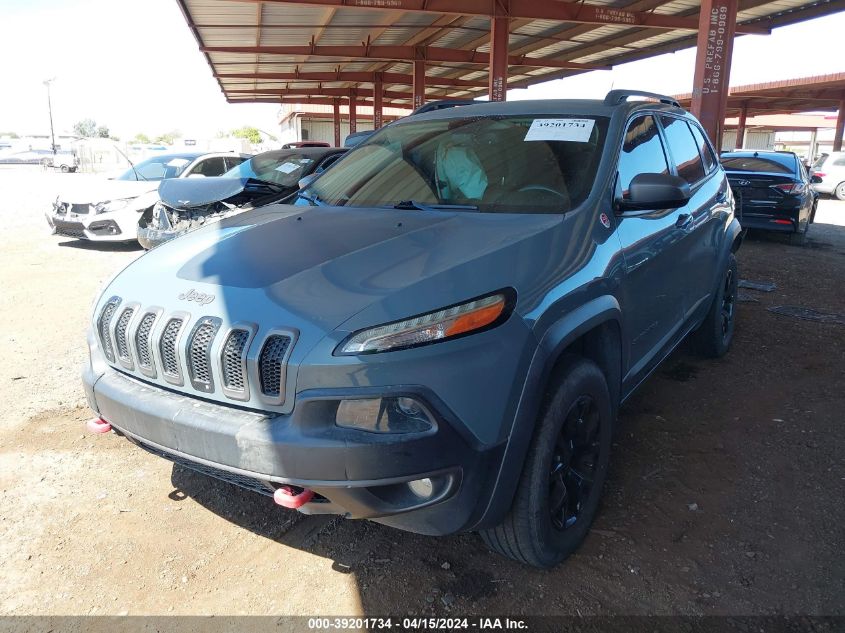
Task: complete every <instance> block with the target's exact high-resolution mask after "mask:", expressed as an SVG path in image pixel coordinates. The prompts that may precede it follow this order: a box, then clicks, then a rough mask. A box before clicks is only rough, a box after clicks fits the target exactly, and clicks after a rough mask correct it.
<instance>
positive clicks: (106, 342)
mask: <svg viewBox="0 0 845 633" xmlns="http://www.w3.org/2000/svg"><path fill="white" fill-rule="evenodd" d="M119 305H120V297H112V298H111V299H109V300H108V303H106V305H105V306H103V311H102V312H100V318H99V319H98V320H97V332H98V333H99V335H100V344H101V345H102V346H103V354H105V356H106V358H107V359H108V360H109V362H112V363H113V362H114V347H112V342H111V332H109V327H110V326H111V320H112V317H113V316H114V313H115V311H116V310H117V306H119Z"/></svg>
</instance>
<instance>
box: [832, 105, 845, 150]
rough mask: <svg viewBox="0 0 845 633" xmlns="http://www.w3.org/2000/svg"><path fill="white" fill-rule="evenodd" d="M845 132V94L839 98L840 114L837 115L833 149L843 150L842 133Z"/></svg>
mask: <svg viewBox="0 0 845 633" xmlns="http://www.w3.org/2000/svg"><path fill="white" fill-rule="evenodd" d="M843 133H845V94H843V95H842V98H841V99H840V100H839V114H837V115H836V135H835V136H834V137H833V151H834V152H841V151H842V134H843Z"/></svg>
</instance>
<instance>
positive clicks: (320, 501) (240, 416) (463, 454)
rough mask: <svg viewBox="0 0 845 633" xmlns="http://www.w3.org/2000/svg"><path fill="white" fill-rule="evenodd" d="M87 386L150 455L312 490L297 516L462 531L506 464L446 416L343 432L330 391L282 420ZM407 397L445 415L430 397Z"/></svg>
mask: <svg viewBox="0 0 845 633" xmlns="http://www.w3.org/2000/svg"><path fill="white" fill-rule="evenodd" d="M83 382H84V384H85V388H86V394H87V396H88V401H89V404H90V405H91V407H92V408H93V409H94V410H95V411H97V412H98V413H99V414H100V416H101V417H103V418H104V419H105V420H107V421H108V422H109V423H111V425H112V427H113V428H114V429H115V430H116V431H118V432H119V433H121V434H123V435H125V436H127V437H128V438H129V439H131V440H133V441H134V442H136V443H138V444H140V445H141V446H143V447H144V448H146V449H147V450H150V451H151V452H154V453H156V454H158V455H160V456H162V457H165V458H167V459H170V460H172V461H175V462H177V463H180V464H182V465H185V466H187V467H190V468H193V469H194V470H198V471H200V472H203V473H205V474H208V475H211V476H214V477H217V478H219V479H223V480H225V481H229V482H230V483H234V484H236V485H240V486H242V487H244V488H249V489H252V490H255V491H257V492H262V493H264V494H272V493H273V491H274V489H275V488H278V487H279V486H281V485H283V484H287V485H293V486H299V487H302V488H307V489H310V490H313V491H314V493H315V497H314V499H313V500H312V501H310V502H309V503H306V504H305V505H304V506H302V507H301V508H299V510H300V511H301V512H304V513H306V514H341V515H344V516H346V517H348V518H366V519H372V520H375V521H378V522H380V523H384V524H387V525H390V526H393V527H397V528H400V529H404V530H408V531H412V532H418V533H423V534H433V535H437V534H448V533H453V532H458V531H461V530H463V529H467V527H468V526H469V525H470V524H471V523H472V518H473V516H474V514H475V512H476V511H477V510H478V507H479V506H480V505H484V504H483V503H482V502H483V501H485V499H484V490H485V489H486V488H487V486H488V485H489V483H490V480H491V477H492V476H493V472H494V470H492V469H491V468H493V467H495V466H497V465H498V463H499V461H500V460H501V455H502V450H501V449H502V446H498V447H494V448H490V449H486V450H482V449H477V448H474V447H471V446H470V445H469V444H468V443H467V442H466V441H465V440H464V439H463V438H462V437H461V436H460V434H459V433H457V432H456V431H455V430H454V429H453V428H452V425H450V424H449V423H448V422H447V419H448V417H449V416H448V415H445V416H440V415H437V416H436V417H437V426H436V429H434V430H432V431H428V432H425V433H418V434H406V435H405V434H374V433H367V432H365V431H357V430H352V429H344V428H340V427H337V426H336V425H335V424H334V416H333V409H332V404H331V403H333V402H336V401H337V399H338V397H339V395H340V394H332V393H327V392H325V391H320V392H312V393H310V394H309V393H308V392H304V393H302V394H300V397H299V398H298V399H297V404H296V406H295V407H294V411H293V413H291V414H290V415H275V414H268V413H264V412H257V411H252V410H245V409H240V408H236V407H233V406H224V405H220V404H215V403H211V402H208V401H204V400H199V399H197V398H192V397H187V396H185V395H183V394H179V393H175V392H171V391H168V390H165V389H162V388H160V387H156V386H152V385H149V384H146V383H144V382H141V381H139V380H137V379H135V378H131V377H129V376H126V375H124V374H123V373H121V372H118V371H115V370H114V369H111V368H103V367H98V368H96V369H95V368H93V366H88V367H87V368H86V370H85V372H84V374H83ZM347 393H348V392H347ZM381 393H382V394H384V393H385V392H384V390H382V391H381ZM396 393H399V392H398V391H397V392H396ZM401 393H403V394H406V395H415V396H416V397H419V398H420V399H423V400H424V401H426V402H427V403H428V405H429V406H431V408H432V410H433V411H436V410H437V406H438V405H433V406H432V402H433V401H436V398H435V397H434V396H432V395H431V394H427V393H425V390H424V389H422V388H420V389H416V390H415V389H414V388H410V387H403V388H402V392H401ZM367 395H372V394H367ZM423 478H428V479H430V480H431V481H432V493H431V495H430V496H427V497H425V498H423V497H420V496H418V495H416V494H415V493H414V492H412V490H411V488H410V487H409V486H408V482H411V481H414V480H419V479H423Z"/></svg>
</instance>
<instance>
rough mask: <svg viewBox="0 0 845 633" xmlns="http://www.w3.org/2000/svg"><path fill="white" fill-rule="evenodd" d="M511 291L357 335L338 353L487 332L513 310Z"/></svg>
mask: <svg viewBox="0 0 845 633" xmlns="http://www.w3.org/2000/svg"><path fill="white" fill-rule="evenodd" d="M512 304H513V302H512V301H511V293H510V292H499V293H497V294H494V295H489V296H487V297H481V298H480V299H473V300H472V301H468V302H467V303H462V304H459V305H456V306H452V307H449V308H444V309H442V310H438V311H437V312H429V313H427V314H422V315H420V316H416V317H412V318H410V319H405V320H404V321H396V322H394V323H387V324H385V325H380V326H378V327H374V328H370V329H367V330H361V331H359V332H356V333H355V334H353V335H352V336H350V337H349V338H348V339H346V340H345V341H344V342H343V343H341V344H340V345H339V346H338V348H337V350H336V351H335V353H336V354H370V353H373V352H385V351H388V350H397V349H406V348H408V347H417V346H419V345H428V344H429V343H436V342H438V341H442V340H445V339H449V338H454V337H456V336H461V335H464V334H469V333H470V332H476V331H479V330H483V329H485V328H488V327H492V326H494V325H498V324H499V323H501V322H502V321H504V320H505V319H506V318H507V316H508V314H509V312H510V308H511V307H512Z"/></svg>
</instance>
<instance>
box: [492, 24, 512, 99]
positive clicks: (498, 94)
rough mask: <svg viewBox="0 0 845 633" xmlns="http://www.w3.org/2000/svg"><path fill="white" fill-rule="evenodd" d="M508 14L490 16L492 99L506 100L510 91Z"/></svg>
mask: <svg viewBox="0 0 845 633" xmlns="http://www.w3.org/2000/svg"><path fill="white" fill-rule="evenodd" d="M509 27H510V19H509V18H507V17H506V16H495V17H492V18H490V73H489V75H488V76H489V84H488V87H487V90H488V94H489V95H490V101H504V100H505V96H506V95H507V91H508V29H509Z"/></svg>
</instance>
